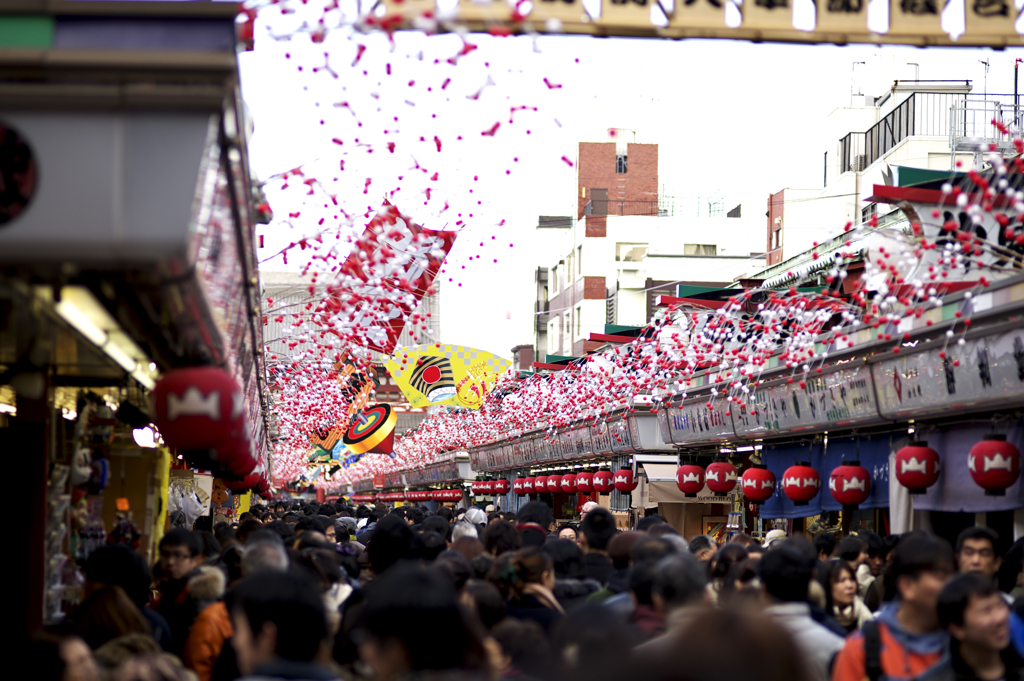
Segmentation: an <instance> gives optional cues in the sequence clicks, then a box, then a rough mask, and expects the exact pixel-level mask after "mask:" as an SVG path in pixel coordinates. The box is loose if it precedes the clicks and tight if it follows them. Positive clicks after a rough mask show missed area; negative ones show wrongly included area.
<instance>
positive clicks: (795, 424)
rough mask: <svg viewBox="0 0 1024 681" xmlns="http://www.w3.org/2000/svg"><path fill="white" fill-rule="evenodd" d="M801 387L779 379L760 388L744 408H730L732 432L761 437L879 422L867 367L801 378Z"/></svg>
mask: <svg viewBox="0 0 1024 681" xmlns="http://www.w3.org/2000/svg"><path fill="white" fill-rule="evenodd" d="M804 385H805V386H806V388H801V387H800V384H799V382H798V381H796V380H794V382H793V383H789V382H788V381H785V380H782V381H779V382H778V383H775V384H773V385H772V384H770V385H768V386H765V387H763V388H760V389H758V390H757V391H756V392H755V393H754V396H753V398H752V399H751V400H750V403H749V406H748V407H747V408H744V409H738V410H737V409H734V410H733V412H734V413H733V420H734V422H735V426H736V434H737V435H739V436H741V437H764V436H765V435H771V434H781V433H799V432H806V431H820V430H829V429H830V428H845V427H849V426H854V425H864V424H870V423H878V422H880V421H882V418H881V417H880V416H879V414H878V409H877V407H876V404H875V391H874V386H873V384H872V377H871V371H870V369H869V367H868V366H867V365H865V364H858V365H856V366H852V367H850V368H840V369H837V370H831V371H826V372H824V373H822V374H819V375H816V376H813V377H809V378H806V379H804Z"/></svg>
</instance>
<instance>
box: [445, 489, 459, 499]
mask: <svg viewBox="0 0 1024 681" xmlns="http://www.w3.org/2000/svg"><path fill="white" fill-rule="evenodd" d="M448 493H449V496H448V500H449V501H462V490H461V489H453V490H448Z"/></svg>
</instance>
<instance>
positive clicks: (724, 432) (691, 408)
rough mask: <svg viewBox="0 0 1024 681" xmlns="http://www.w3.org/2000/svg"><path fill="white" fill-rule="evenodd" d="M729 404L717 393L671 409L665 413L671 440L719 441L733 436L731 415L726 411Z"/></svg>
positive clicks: (684, 442) (686, 442) (681, 441)
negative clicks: (717, 395) (716, 395)
mask: <svg viewBox="0 0 1024 681" xmlns="http://www.w3.org/2000/svg"><path fill="white" fill-rule="evenodd" d="M709 405H710V406H709ZM730 405H732V403H731V402H727V401H725V400H724V399H722V398H721V397H711V396H705V397H702V398H698V399H694V400H689V401H687V402H683V403H682V404H680V405H679V408H678V409H672V410H671V412H670V413H669V414H668V418H669V431H670V432H669V434H670V435H671V441H672V444H675V445H687V444H693V443H696V442H722V441H724V440H730V439H732V438H734V437H736V432H735V430H733V424H732V418H731V416H730V415H729V414H727V413H726V412H728V411H729V406H730Z"/></svg>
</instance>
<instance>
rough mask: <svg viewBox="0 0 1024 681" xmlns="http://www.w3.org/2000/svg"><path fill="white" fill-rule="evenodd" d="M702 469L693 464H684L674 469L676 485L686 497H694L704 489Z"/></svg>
mask: <svg viewBox="0 0 1024 681" xmlns="http://www.w3.org/2000/svg"><path fill="white" fill-rule="evenodd" d="M704 480H705V473H704V469H703V468H701V467H700V466H696V465H694V464H689V463H688V464H684V465H682V466H680V467H679V468H678V469H676V487H678V488H679V491H680V492H682V493H683V494H684V495H686V496H687V497H696V496H697V494H698V493H699V492H700V491H701V490H702V489H704Z"/></svg>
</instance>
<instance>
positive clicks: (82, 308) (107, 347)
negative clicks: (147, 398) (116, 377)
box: [38, 286, 156, 390]
mask: <svg viewBox="0 0 1024 681" xmlns="http://www.w3.org/2000/svg"><path fill="white" fill-rule="evenodd" d="M38 290H39V291H40V292H41V293H42V295H43V297H44V298H50V296H52V289H50V288H48V287H39V289H38ZM47 294H49V295H47ZM53 307H54V310H55V311H56V312H57V315H58V316H59V317H60V318H61V319H63V320H64V321H65V322H67V323H68V325H70V326H71V327H72V328H73V329H75V330H76V331H77V332H78V333H80V334H82V336H84V337H85V338H86V340H88V341H89V342H90V343H92V344H93V345H95V346H96V347H98V348H99V349H100V350H102V351H103V352H104V353H105V354H106V355H107V357H109V358H110V359H112V360H113V361H114V362H116V363H117V365H118V366H120V367H121V368H122V369H124V370H125V372H127V373H128V374H129V375H131V377H132V378H134V379H135V380H136V381H138V382H139V383H140V384H141V385H143V386H145V387H146V388H147V389H149V390H152V389H153V387H154V386H155V385H156V380H155V377H154V374H155V373H156V371H155V369H154V366H153V363H152V362H150V361H149V359H148V358H147V357H146V355H145V354H144V353H143V352H142V350H141V349H140V348H139V346H138V345H136V344H135V341H133V340H132V339H131V338H130V337H129V336H128V334H127V333H125V332H124V330H123V329H122V328H121V327H120V325H119V324H118V323H117V321H116V320H115V319H114V318H113V317H111V316H110V313H109V312H107V310H106V309H105V308H104V307H103V305H101V304H100V302H99V301H98V300H96V298H95V297H94V296H93V295H92V293H90V292H89V289H87V288H85V287H84V286H64V287H61V290H60V300H59V301H58V302H54V305H53Z"/></svg>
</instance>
